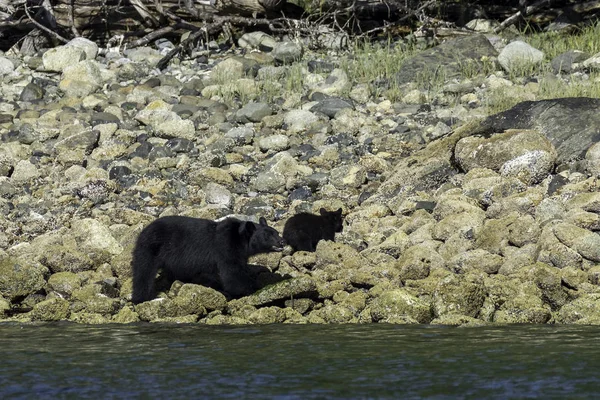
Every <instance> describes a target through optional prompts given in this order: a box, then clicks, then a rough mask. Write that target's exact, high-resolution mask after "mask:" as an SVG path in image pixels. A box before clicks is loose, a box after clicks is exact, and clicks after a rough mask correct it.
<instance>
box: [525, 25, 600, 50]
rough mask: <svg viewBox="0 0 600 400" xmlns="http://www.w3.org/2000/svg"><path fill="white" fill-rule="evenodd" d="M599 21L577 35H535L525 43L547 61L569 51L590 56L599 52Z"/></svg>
mask: <svg viewBox="0 0 600 400" xmlns="http://www.w3.org/2000/svg"><path fill="white" fill-rule="evenodd" d="M598 38H600V21H599V22H597V23H596V24H595V25H592V26H588V27H585V28H584V29H582V30H581V32H579V33H577V34H573V33H571V34H564V33H559V32H544V33H536V34H533V35H531V36H528V37H527V38H526V40H527V42H528V43H529V44H530V45H531V46H533V47H535V48H536V49H538V50H541V51H543V52H544V55H545V58H546V59H547V60H552V59H553V58H554V57H556V56H558V55H559V54H562V53H564V52H566V51H569V50H581V51H584V52H586V53H589V54H590V55H594V54H596V53H598V52H600V40H598Z"/></svg>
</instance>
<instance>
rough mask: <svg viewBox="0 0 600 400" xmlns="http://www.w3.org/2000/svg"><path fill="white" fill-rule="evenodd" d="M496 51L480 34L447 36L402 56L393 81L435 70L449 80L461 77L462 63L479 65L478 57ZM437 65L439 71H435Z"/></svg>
mask: <svg viewBox="0 0 600 400" xmlns="http://www.w3.org/2000/svg"><path fill="white" fill-rule="evenodd" d="M496 55H497V52H496V50H495V49H494V47H493V46H492V45H491V44H490V42H489V40H488V39H487V38H486V37H485V36H483V35H470V36H467V37H464V38H458V39H453V40H448V41H446V42H444V43H442V44H441V45H439V46H436V47H434V48H431V49H428V50H425V51H422V52H420V53H419V54H417V55H415V56H413V57H409V58H408V59H406V60H405V62H404V63H403V64H402V66H401V67H400V71H399V72H398V74H397V75H396V81H397V83H398V84H399V85H402V84H406V83H411V82H414V81H417V80H418V79H421V80H422V79H429V77H430V76H431V77H433V76H434V75H435V74H436V73H438V74H441V75H442V76H444V77H445V80H451V79H453V78H457V77H461V73H462V71H463V69H464V68H465V66H470V67H472V68H476V69H482V67H483V61H482V60H485V59H490V58H491V57H495V56H496ZM437 68H440V71H438V72H436V71H437ZM442 71H443V72H442Z"/></svg>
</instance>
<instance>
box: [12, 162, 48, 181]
mask: <svg viewBox="0 0 600 400" xmlns="http://www.w3.org/2000/svg"><path fill="white" fill-rule="evenodd" d="M41 175H42V174H41V172H40V171H39V170H38V168H37V167H36V166H35V165H33V164H32V163H31V162H29V161H28V160H21V161H19V162H18V163H17V165H15V168H14V171H13V173H12V175H11V181H12V182H15V183H23V182H29V181H31V180H33V179H36V178H39V177H40V176H41Z"/></svg>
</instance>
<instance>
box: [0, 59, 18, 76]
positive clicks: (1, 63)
mask: <svg viewBox="0 0 600 400" xmlns="http://www.w3.org/2000/svg"><path fill="white" fill-rule="evenodd" d="M14 70H15V65H14V64H13V62H12V61H10V60H9V59H8V58H6V57H0V76H3V75H8V74H10V73H11V72H13V71H14Z"/></svg>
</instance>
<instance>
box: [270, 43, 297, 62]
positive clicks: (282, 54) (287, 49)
mask: <svg viewBox="0 0 600 400" xmlns="http://www.w3.org/2000/svg"><path fill="white" fill-rule="evenodd" d="M303 53H304V49H303V48H302V46H301V45H299V44H297V43H295V42H278V43H277V44H276V45H275V47H274V48H273V50H272V51H271V55H272V56H273V57H274V58H275V61H277V62H279V63H281V64H291V63H292V62H294V61H297V60H300V59H301V58H302V54H303Z"/></svg>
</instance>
